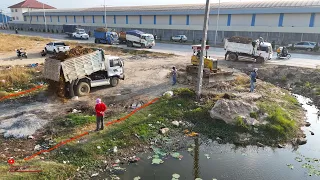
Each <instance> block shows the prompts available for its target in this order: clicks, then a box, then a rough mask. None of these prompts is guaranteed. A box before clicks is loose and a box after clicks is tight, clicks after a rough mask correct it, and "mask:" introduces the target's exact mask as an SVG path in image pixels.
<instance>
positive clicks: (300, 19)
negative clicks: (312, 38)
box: [282, 14, 311, 27]
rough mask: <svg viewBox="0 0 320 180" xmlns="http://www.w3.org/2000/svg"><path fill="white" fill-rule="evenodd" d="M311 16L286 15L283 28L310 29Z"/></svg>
mask: <svg viewBox="0 0 320 180" xmlns="http://www.w3.org/2000/svg"><path fill="white" fill-rule="evenodd" d="M310 17H311V14H284V17H283V23H282V26H283V27H292V26H294V27H309V23H310Z"/></svg>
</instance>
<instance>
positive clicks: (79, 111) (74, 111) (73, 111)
mask: <svg viewBox="0 0 320 180" xmlns="http://www.w3.org/2000/svg"><path fill="white" fill-rule="evenodd" d="M72 113H73V114H75V113H81V110H77V109H73V110H72Z"/></svg>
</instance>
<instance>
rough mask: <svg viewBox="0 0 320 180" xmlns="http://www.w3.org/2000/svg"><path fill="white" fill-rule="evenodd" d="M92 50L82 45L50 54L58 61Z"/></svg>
mask: <svg viewBox="0 0 320 180" xmlns="http://www.w3.org/2000/svg"><path fill="white" fill-rule="evenodd" d="M92 52H94V50H93V49H92V48H85V47H82V46H76V47H75V48H72V49H70V51H67V52H59V53H58V54H56V55H54V56H52V57H51V58H53V59H58V60H60V61H64V60H66V59H69V58H73V57H79V56H82V55H85V54H89V53H92Z"/></svg>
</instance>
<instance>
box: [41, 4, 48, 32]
mask: <svg viewBox="0 0 320 180" xmlns="http://www.w3.org/2000/svg"><path fill="white" fill-rule="evenodd" d="M42 8H43V18H44V27H45V31H46V32H48V29H47V18H46V11H45V9H44V3H42Z"/></svg>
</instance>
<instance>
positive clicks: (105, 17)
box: [104, 0, 107, 29]
mask: <svg viewBox="0 0 320 180" xmlns="http://www.w3.org/2000/svg"><path fill="white" fill-rule="evenodd" d="M104 24H105V26H106V29H107V8H106V0H104Z"/></svg>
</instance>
